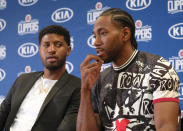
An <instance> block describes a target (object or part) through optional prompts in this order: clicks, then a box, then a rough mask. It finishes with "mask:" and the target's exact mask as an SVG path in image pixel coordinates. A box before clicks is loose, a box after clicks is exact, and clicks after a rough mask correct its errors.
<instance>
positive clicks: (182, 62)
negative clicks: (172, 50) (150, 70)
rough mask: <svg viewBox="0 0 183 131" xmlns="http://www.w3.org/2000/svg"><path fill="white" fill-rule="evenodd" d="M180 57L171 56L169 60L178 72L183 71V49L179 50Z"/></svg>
mask: <svg viewBox="0 0 183 131" xmlns="http://www.w3.org/2000/svg"><path fill="white" fill-rule="evenodd" d="M178 55H179V56H178V57H175V56H173V57H172V58H169V62H170V63H171V65H172V66H173V67H174V69H175V70H176V72H183V49H181V50H180V51H179V52H178Z"/></svg>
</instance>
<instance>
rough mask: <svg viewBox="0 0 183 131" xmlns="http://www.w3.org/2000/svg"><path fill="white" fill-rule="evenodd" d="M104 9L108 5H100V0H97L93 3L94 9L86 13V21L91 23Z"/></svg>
mask: <svg viewBox="0 0 183 131" xmlns="http://www.w3.org/2000/svg"><path fill="white" fill-rule="evenodd" d="M106 9H109V7H104V8H103V7H102V3H101V2H97V3H96V5H95V9H91V10H90V11H88V13H87V23H88V24H90V25H92V24H94V22H95V21H96V19H97V17H98V16H99V15H100V14H101V13H102V12H103V11H104V10H106Z"/></svg>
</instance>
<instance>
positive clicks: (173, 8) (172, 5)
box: [168, 0, 183, 14]
mask: <svg viewBox="0 0 183 131" xmlns="http://www.w3.org/2000/svg"><path fill="white" fill-rule="evenodd" d="M179 12H183V0H168V13H170V14H175V13H179Z"/></svg>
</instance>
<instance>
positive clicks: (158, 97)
mask: <svg viewBox="0 0 183 131" xmlns="http://www.w3.org/2000/svg"><path fill="white" fill-rule="evenodd" d="M150 76H151V78H150V85H151V87H152V88H153V103H157V102H162V101H175V102H179V99H178V97H179V93H178V90H179V83H180V82H179V78H178V75H177V73H176V72H175V70H174V69H173V67H172V66H171V64H170V63H169V62H168V61H167V60H165V59H164V58H162V57H161V58H160V59H159V60H158V61H157V63H156V64H155V66H154V67H153V70H152V72H151V75H150Z"/></svg>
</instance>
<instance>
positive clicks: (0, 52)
mask: <svg viewBox="0 0 183 131" xmlns="http://www.w3.org/2000/svg"><path fill="white" fill-rule="evenodd" d="M5 57H6V46H4V45H0V60H3V59H4V58H5Z"/></svg>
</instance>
